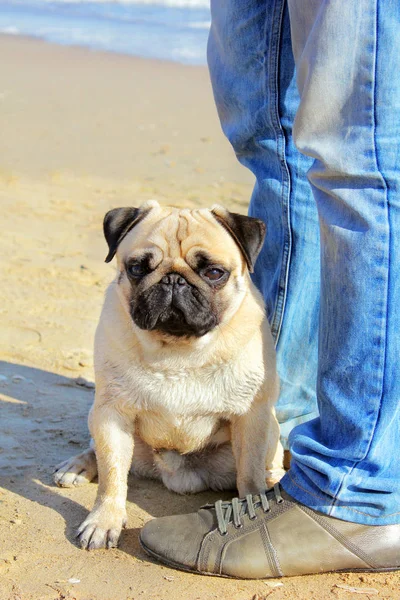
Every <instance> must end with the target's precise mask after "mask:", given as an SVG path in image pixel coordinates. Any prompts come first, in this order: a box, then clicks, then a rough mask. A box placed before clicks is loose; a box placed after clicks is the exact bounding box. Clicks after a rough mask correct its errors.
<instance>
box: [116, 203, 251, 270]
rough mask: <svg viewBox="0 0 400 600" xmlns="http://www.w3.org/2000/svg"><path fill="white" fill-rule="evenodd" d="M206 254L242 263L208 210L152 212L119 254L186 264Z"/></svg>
mask: <svg viewBox="0 0 400 600" xmlns="http://www.w3.org/2000/svg"><path fill="white" fill-rule="evenodd" d="M204 251H206V252H208V253H209V255H210V257H212V258H213V259H214V260H220V261H222V262H223V261H224V259H225V261H226V259H227V257H228V256H229V257H230V259H231V260H232V259H233V260H234V262H237V263H239V264H240V263H241V262H242V257H241V253H240V250H239V249H238V247H237V245H236V244H235V242H234V240H233V239H232V237H231V236H230V235H229V234H228V233H227V232H226V231H224V230H223V229H222V228H221V226H220V225H219V223H218V221H216V219H215V218H214V216H213V215H212V213H211V211H210V210H209V209H195V210H189V209H177V208H170V207H167V208H164V207H163V208H162V207H156V208H153V209H152V210H151V211H150V212H149V213H148V215H147V216H146V217H145V218H144V219H142V220H141V222H140V223H139V224H138V225H137V226H136V227H135V228H134V229H132V231H130V232H129V233H128V235H127V236H126V237H125V239H124V240H123V241H122V242H121V244H120V247H119V249H118V254H119V255H120V257H121V259H122V260H125V259H126V258H128V257H130V256H136V255H139V256H140V255H144V254H147V255H150V260H151V259H153V260H154V261H155V262H157V263H158V262H160V261H161V260H167V259H171V260H172V261H175V260H177V259H183V260H187V259H190V258H192V256H193V255H194V254H195V253H196V252H204Z"/></svg>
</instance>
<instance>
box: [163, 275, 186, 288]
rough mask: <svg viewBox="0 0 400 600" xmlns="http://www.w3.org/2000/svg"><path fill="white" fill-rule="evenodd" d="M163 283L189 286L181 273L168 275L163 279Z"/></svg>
mask: <svg viewBox="0 0 400 600" xmlns="http://www.w3.org/2000/svg"><path fill="white" fill-rule="evenodd" d="M161 283H164V284H165V285H187V281H186V279H185V278H184V277H182V275H179V273H168V274H167V275H164V277H163V278H162V279H161Z"/></svg>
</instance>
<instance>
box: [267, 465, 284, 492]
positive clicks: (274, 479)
mask: <svg viewBox="0 0 400 600" xmlns="http://www.w3.org/2000/svg"><path fill="white" fill-rule="evenodd" d="M284 474H285V470H284V469H280V468H278V469H271V470H270V471H267V473H266V478H265V481H266V484H267V489H269V488H272V487H273V486H274V485H275V484H276V483H278V481H280V480H281V479H282V477H283V476H284Z"/></svg>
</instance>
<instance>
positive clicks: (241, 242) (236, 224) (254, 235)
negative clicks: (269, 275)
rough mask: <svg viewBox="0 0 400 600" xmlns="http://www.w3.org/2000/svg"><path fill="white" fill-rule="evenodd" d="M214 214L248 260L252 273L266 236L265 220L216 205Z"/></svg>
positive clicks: (213, 210)
mask: <svg viewBox="0 0 400 600" xmlns="http://www.w3.org/2000/svg"><path fill="white" fill-rule="evenodd" d="M211 212H212V214H213V215H214V217H215V218H216V219H217V221H218V223H220V224H221V225H222V227H224V229H226V231H227V232H228V233H230V234H231V236H232V237H233V239H234V240H235V242H236V243H237V245H238V246H239V248H240V250H241V251H242V254H243V256H244V258H245V260H246V264H247V267H248V269H249V271H250V273H253V271H254V265H255V263H256V260H257V256H258V255H259V252H260V250H261V248H262V245H263V243H264V238H265V232H266V229H267V228H266V226H265V223H264V221H261V220H260V219H255V218H254V217H246V216H245V215H239V214H237V213H231V212H229V211H228V210H226V209H225V208H222V207H221V206H215V207H213V209H212V211H211Z"/></svg>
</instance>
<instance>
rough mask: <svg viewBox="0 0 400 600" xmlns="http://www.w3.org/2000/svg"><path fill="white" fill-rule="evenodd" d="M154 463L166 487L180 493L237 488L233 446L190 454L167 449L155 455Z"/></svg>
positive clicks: (212, 447) (209, 448)
mask: <svg viewBox="0 0 400 600" xmlns="http://www.w3.org/2000/svg"><path fill="white" fill-rule="evenodd" d="M155 460H156V463H157V465H158V467H159V469H160V472H161V478H162V481H163V483H164V485H165V486H166V487H167V488H168V489H170V490H172V491H173V492H177V493H178V494H196V493H198V492H202V491H204V490H208V489H211V490H215V491H221V490H234V489H235V488H236V466H235V459H234V457H233V453H232V447H231V444H230V443H225V444H221V445H219V446H209V447H208V448H204V449H203V450H200V451H198V452H192V453H190V454H179V452H176V451H174V450H165V451H163V452H160V453H159V454H156V455H155Z"/></svg>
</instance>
